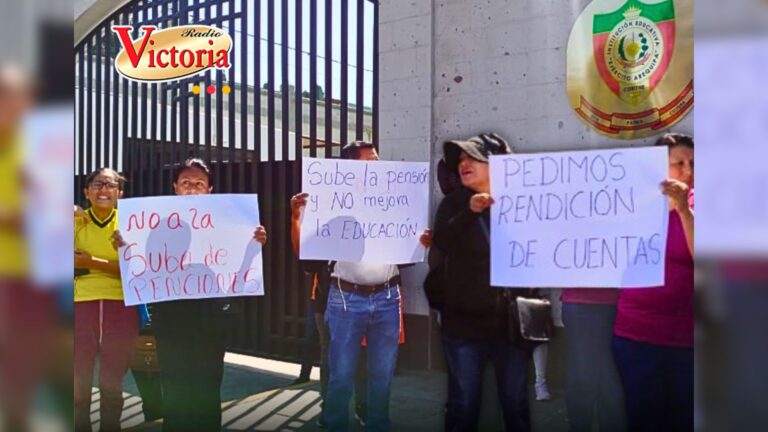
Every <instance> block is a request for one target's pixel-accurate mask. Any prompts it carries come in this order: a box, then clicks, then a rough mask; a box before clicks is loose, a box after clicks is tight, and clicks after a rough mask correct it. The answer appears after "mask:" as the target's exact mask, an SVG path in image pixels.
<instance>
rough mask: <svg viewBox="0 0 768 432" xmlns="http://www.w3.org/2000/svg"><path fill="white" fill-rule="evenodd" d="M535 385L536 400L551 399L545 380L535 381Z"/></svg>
mask: <svg viewBox="0 0 768 432" xmlns="http://www.w3.org/2000/svg"><path fill="white" fill-rule="evenodd" d="M535 387H536V400H537V401H548V400H550V399H552V395H550V394H549V388H548V387H547V383H546V382H542V383H537V384H536V386H535Z"/></svg>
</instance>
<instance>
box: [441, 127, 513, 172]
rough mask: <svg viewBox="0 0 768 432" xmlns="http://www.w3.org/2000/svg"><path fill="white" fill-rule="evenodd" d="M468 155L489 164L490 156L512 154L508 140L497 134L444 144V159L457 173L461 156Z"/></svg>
mask: <svg viewBox="0 0 768 432" xmlns="http://www.w3.org/2000/svg"><path fill="white" fill-rule="evenodd" d="M462 152H464V153H466V154H467V155H468V156H469V157H471V158H472V159H475V160H478V161H480V162H488V156H490V155H500V154H509V153H512V149H511V148H510V147H509V144H507V140H505V139H504V138H502V137H501V135H499V134H497V133H482V134H480V135H477V136H473V137H472V138H470V139H468V140H466V141H457V140H451V141H446V142H445V144H443V155H444V156H443V157H444V158H445V164H446V166H447V167H448V168H449V169H450V170H452V171H457V170H458V167H459V156H461V153H462Z"/></svg>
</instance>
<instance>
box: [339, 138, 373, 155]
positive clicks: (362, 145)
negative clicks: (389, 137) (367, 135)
mask: <svg viewBox="0 0 768 432" xmlns="http://www.w3.org/2000/svg"><path fill="white" fill-rule="evenodd" d="M367 148H371V149H375V148H376V146H374V145H373V143H370V142H367V141H352V142H351V143H349V144H347V145H345V146H344V147H343V148H342V149H341V158H342V159H359V158H360V151H361V150H362V149H367Z"/></svg>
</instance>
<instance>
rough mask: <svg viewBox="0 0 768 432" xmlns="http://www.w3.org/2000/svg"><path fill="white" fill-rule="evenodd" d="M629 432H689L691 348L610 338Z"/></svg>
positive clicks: (691, 390) (691, 401)
mask: <svg viewBox="0 0 768 432" xmlns="http://www.w3.org/2000/svg"><path fill="white" fill-rule="evenodd" d="M613 355H614V358H615V360H616V366H617V367H618V369H619V375H620V376H621V381H622V384H623V385H624V399H625V401H626V406H627V424H628V430H629V431H630V432H665V431H669V432H673V431H674V432H685V431H693V348H676V347H666V346H660V345H653V344H648V343H642V342H636V341H633V340H630V339H626V338H622V337H618V336H614V338H613Z"/></svg>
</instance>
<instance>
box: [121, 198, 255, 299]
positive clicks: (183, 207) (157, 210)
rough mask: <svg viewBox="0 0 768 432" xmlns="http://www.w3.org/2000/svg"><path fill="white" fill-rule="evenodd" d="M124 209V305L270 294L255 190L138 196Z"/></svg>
mask: <svg viewBox="0 0 768 432" xmlns="http://www.w3.org/2000/svg"><path fill="white" fill-rule="evenodd" d="M118 208H119V212H118V217H119V221H118V225H119V228H120V233H121V234H122V236H123V239H124V240H125V242H126V245H125V246H123V247H121V248H120V251H119V255H120V274H121V278H122V281H123V293H124V297H125V304H126V305H128V306H130V305H136V304H143V303H156V302H162V301H168V300H180V299H197V298H209V297H230V296H254V295H263V294H264V277H263V267H262V255H261V244H260V243H259V242H257V241H256V240H255V239H253V232H254V231H255V229H256V226H257V225H259V204H258V197H257V196H256V195H246V194H239V195H238V194H231V195H229V194H217V195H188V196H168V197H150V198H132V199H125V200H120V201H119V203H118Z"/></svg>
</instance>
